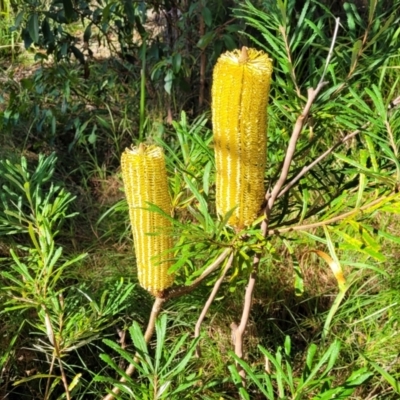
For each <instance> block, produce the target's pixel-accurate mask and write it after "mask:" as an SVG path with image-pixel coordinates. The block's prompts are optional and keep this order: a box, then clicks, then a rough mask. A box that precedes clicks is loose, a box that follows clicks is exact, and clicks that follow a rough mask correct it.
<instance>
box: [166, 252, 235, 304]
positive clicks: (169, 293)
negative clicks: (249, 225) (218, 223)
mask: <svg viewBox="0 0 400 400" xmlns="http://www.w3.org/2000/svg"><path fill="white" fill-rule="evenodd" d="M231 251H232V249H231V248H227V249H225V250H224V251H223V252H222V253H221V254H220V256H219V257H218V258H217V259H216V260H215V261H214V262H213V263H212V264H211V265H209V266H208V267H207V268H206V269H205V270H204V271H203V273H202V274H201V275H200V276H199V277H198V278H196V279H195V280H194V281H193V282H192V284H191V285H188V286H178V287H172V288H171V289H167V290H166V291H165V292H164V296H163V297H164V299H166V300H169V299H172V298H174V297H179V296H182V295H183V294H187V293H190V292H191V291H193V290H194V289H195V288H196V287H197V286H199V285H200V283H201V282H202V281H203V280H204V279H205V278H206V277H207V276H208V275H210V274H211V273H212V272H214V271H215V270H216V269H217V268H218V267H219V266H220V264H222V262H223V261H224V260H225V258H226V257H228V255H229V254H230V253H231Z"/></svg>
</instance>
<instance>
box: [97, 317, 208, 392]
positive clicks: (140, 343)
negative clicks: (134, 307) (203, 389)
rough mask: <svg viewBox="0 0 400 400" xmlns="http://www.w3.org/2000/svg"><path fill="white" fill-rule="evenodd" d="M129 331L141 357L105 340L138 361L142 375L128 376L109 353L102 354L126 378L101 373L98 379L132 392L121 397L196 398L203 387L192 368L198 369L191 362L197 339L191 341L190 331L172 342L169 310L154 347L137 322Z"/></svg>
mask: <svg viewBox="0 0 400 400" xmlns="http://www.w3.org/2000/svg"><path fill="white" fill-rule="evenodd" d="M129 333H130V335H131V338H132V342H133V345H134V346H135V349H136V351H137V358H136V357H135V358H133V357H132V355H131V354H130V352H128V351H125V350H123V349H121V347H120V346H118V345H117V344H116V343H115V342H113V341H111V340H107V339H105V340H104V343H105V344H107V346H109V347H110V348H111V349H112V350H114V351H115V352H116V353H118V354H119V356H120V357H121V358H122V359H124V360H125V361H127V362H129V363H130V364H132V365H134V366H135V367H136V369H137V371H138V373H139V375H140V378H139V379H136V378H132V377H130V376H128V375H127V374H126V373H125V371H124V370H123V369H122V368H120V367H119V366H118V364H117V363H116V362H115V360H113V359H112V358H111V357H110V356H109V355H108V354H101V355H100V357H101V359H102V360H103V361H105V362H106V363H107V364H108V365H109V366H110V367H111V368H112V369H113V370H115V371H116V372H117V373H118V375H120V376H121V377H123V378H125V379H126V381H125V382H123V383H122V382H118V381H115V380H113V379H111V378H107V377H104V376H99V375H97V376H96V377H95V380H96V381H101V382H108V383H112V384H114V385H115V386H116V387H118V388H120V389H121V393H123V394H127V395H128V397H124V396H120V397H118V398H127V399H128V398H130V399H132V398H133V399H181V398H183V399H193V398H195V395H196V393H197V392H199V391H200V388H199V383H200V376H199V374H198V373H196V372H191V371H192V370H193V369H194V368H193V366H192V365H191V364H192V356H193V353H194V351H195V348H196V344H197V340H194V341H191V343H189V344H187V343H186V342H187V341H188V336H189V335H188V334H184V335H182V336H180V337H179V339H178V340H176V343H175V344H173V345H172V346H171V345H169V344H168V343H167V316H166V315H165V314H164V315H163V316H162V317H161V318H160V319H158V320H157V323H156V334H157V342H156V345H155V348H154V349H151V350H150V349H149V346H148V345H147V343H146V340H145V338H144V336H143V334H142V331H141V328H140V326H139V325H138V324H137V323H136V322H134V323H133V324H132V326H131V327H130V329H129ZM150 351H151V353H150ZM152 353H153V354H154V355H152Z"/></svg>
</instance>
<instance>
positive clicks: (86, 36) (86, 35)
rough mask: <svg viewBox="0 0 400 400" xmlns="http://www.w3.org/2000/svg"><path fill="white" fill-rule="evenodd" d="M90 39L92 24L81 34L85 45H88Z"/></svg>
mask: <svg viewBox="0 0 400 400" xmlns="http://www.w3.org/2000/svg"><path fill="white" fill-rule="evenodd" d="M91 37H92V24H89V25H88V26H87V27H86V29H85V32H84V34H83V41H84V42H85V43H89V40H90V38H91Z"/></svg>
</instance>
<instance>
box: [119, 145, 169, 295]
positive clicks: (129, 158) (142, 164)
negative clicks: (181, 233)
mask: <svg viewBox="0 0 400 400" xmlns="http://www.w3.org/2000/svg"><path fill="white" fill-rule="evenodd" d="M121 168H122V178H123V181H124V186H125V194H126V199H127V201H128V206H129V217H130V220H131V225H132V233H133V240H134V245H135V252H136V259H137V269H138V278H139V283H140V285H141V286H142V287H143V288H145V289H146V290H148V291H149V292H150V293H152V294H153V295H155V296H159V295H161V294H162V292H163V290H164V289H167V288H168V287H170V286H171V285H172V283H173V280H174V277H173V276H172V275H171V274H168V268H169V267H170V266H171V264H172V262H171V261H169V260H168V259H169V258H170V257H171V254H169V253H168V250H169V249H171V248H172V246H173V243H172V238H171V236H170V233H171V232H170V231H171V221H169V220H168V219H167V218H165V217H164V216H163V215H161V214H160V213H157V212H153V211H149V210H148V208H149V203H151V204H154V205H156V206H158V207H159V208H160V209H161V210H162V211H163V212H165V213H166V214H168V215H170V213H171V199H170V197H169V193H168V183H167V171H166V167H165V159H164V152H163V150H162V149H161V148H160V147H158V146H149V147H147V148H146V147H145V146H144V145H140V146H139V147H134V148H133V149H126V150H125V152H124V153H123V154H122V158H121Z"/></svg>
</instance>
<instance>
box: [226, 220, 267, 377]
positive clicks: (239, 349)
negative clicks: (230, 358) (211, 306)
mask: <svg viewBox="0 0 400 400" xmlns="http://www.w3.org/2000/svg"><path fill="white" fill-rule="evenodd" d="M267 232H268V222H267V220H266V219H265V220H264V221H263V222H262V223H261V233H262V235H263V237H265V236H266V235H267ZM260 260H261V254H256V255H255V256H254V260H253V271H252V272H251V274H250V278H249V283H248V285H247V287H246V292H245V296H244V305H243V311H242V317H241V319H240V324H239V325H238V326H237V325H236V324H232V325H231V327H232V326H233V328H232V339H233V341H234V346H235V354H236V355H237V356H238V357H239V358H243V336H244V331H245V329H246V326H247V323H248V322H249V316H250V311H251V305H252V301H253V292H254V287H255V285H256V279H257V272H258V266H259V264H260ZM239 374H240V376H241V377H242V379H243V380H244V378H245V372H244V370H243V369H242V368H239Z"/></svg>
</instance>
